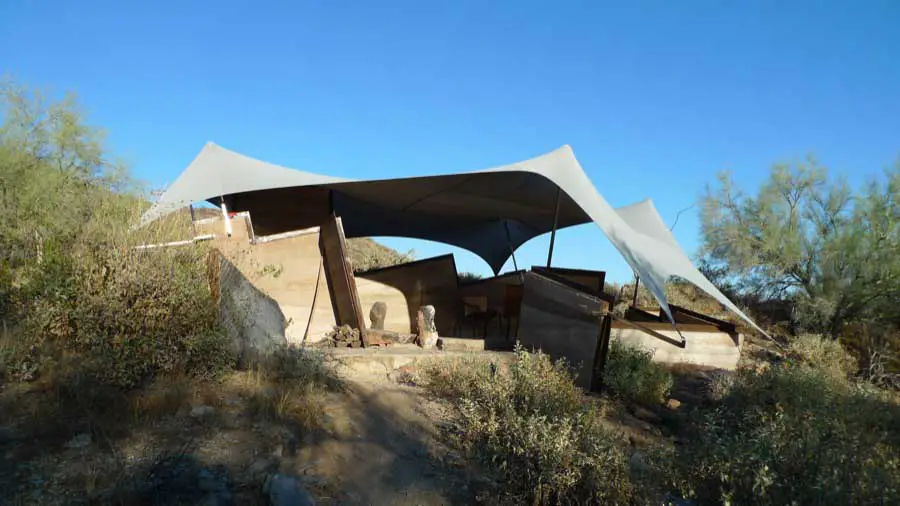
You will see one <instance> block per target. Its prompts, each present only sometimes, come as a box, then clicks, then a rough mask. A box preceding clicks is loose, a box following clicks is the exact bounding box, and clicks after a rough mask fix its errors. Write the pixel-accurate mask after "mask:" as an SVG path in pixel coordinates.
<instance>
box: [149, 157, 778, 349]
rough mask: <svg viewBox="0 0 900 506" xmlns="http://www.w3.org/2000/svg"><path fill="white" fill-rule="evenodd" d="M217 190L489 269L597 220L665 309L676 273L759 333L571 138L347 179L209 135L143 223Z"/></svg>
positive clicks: (650, 211) (302, 221) (237, 200)
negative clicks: (487, 160)
mask: <svg viewBox="0 0 900 506" xmlns="http://www.w3.org/2000/svg"><path fill="white" fill-rule="evenodd" d="M220 198H224V201H225V205H226V207H227V208H228V209H229V210H231V211H242V210H247V211H251V213H250V216H251V219H252V220H253V225H254V229H255V230H257V233H277V232H282V231H287V230H294V229H299V228H305V227H308V226H315V225H318V224H319V223H321V222H322V219H324V217H325V216H327V215H329V214H332V213H334V214H335V215H337V216H340V217H341V218H342V222H343V225H344V231H345V234H346V235H347V237H348V238H349V237H378V236H382V237H384V236H396V237H411V238H417V239H425V240H431V241H438V242H442V243H446V244H451V245H454V246H458V247H461V248H464V249H466V250H469V251H472V252H473V253H475V254H476V255H478V256H480V257H481V258H483V259H484V260H485V261H486V262H487V263H488V264H489V265H490V266H491V268H492V269H493V270H494V272H495V273H497V272H499V270H500V269H501V268H502V266H503V265H504V263H505V262H506V261H507V259H508V258H509V257H510V255H512V253H513V251H514V250H515V249H516V248H518V247H519V246H521V245H522V244H524V243H525V242H526V241H528V240H529V239H532V238H534V237H537V236H539V235H542V234H546V233H548V232H550V231H551V230H552V229H553V227H554V219H555V221H556V227H557V229H563V228H566V227H570V226H573V225H579V224H584V223H590V222H594V223H595V224H596V225H597V226H598V227H599V228H600V230H602V231H603V232H604V234H606V236H607V237H608V238H609V240H610V241H611V242H612V243H613V245H614V246H615V247H616V249H617V250H618V251H619V252H620V253H621V254H622V256H623V258H624V259H625V261H626V262H628V264H629V265H630V266H631V268H632V269H634V271H635V272H636V273H637V274H638V275H639V276H640V279H641V281H642V282H643V283H644V285H645V286H646V287H647V289H648V290H649V291H650V292H651V293H652V294H653V296H654V297H655V298H656V300H657V301H658V302H659V304H660V306H661V308H662V309H663V311H664V312H665V313H666V314H667V315H668V316H669V319H670V320H673V319H672V316H671V312H670V310H669V306H668V303H667V301H666V297H665V289H664V287H665V283H666V281H667V280H668V279H669V278H670V277H672V276H678V277H681V278H683V279H685V280H687V281H689V282H691V283H693V284H694V285H696V286H697V287H698V288H700V289H701V290H703V291H704V292H706V293H708V294H709V295H710V296H712V297H713V298H715V299H716V300H718V301H719V302H720V303H722V304H723V305H724V306H725V307H727V308H728V309H729V310H731V311H733V312H734V313H735V314H737V315H738V316H740V317H741V318H742V319H743V320H745V321H746V322H747V323H748V324H750V325H751V326H753V327H754V328H756V329H757V330H759V331H760V332H763V331H762V330H761V329H759V327H758V326H757V325H756V324H755V323H754V322H753V321H752V320H750V318H748V317H747V316H746V315H745V314H744V313H743V312H742V311H740V309H738V308H737V306H735V305H734V304H733V303H732V302H731V301H730V300H729V299H728V298H727V297H725V295H724V294H722V292H721V291H719V290H718V289H717V288H716V287H715V286H714V285H713V284H712V283H711V282H710V281H709V280H708V279H707V278H706V277H705V276H703V274H702V273H701V272H700V271H699V270H697V268H696V267H695V266H694V265H693V264H692V262H691V261H690V259H689V258H688V256H687V254H685V252H684V250H683V249H682V248H681V247H680V246H679V245H678V243H677V241H675V238H674V236H673V235H672V233H671V232H670V231H669V229H668V227H666V226H665V224H664V222H663V220H662V219H661V217H660V216H659V213H658V212H657V211H656V209H655V207H654V206H653V203H652V201H650V200H644V201H642V202H639V203H637V204H633V205H630V206H626V207H622V208H618V209H614V208H613V207H612V206H610V205H609V203H608V202H607V201H606V199H605V198H603V196H602V195H601V194H600V193H599V192H598V191H597V189H596V188H595V187H594V185H593V183H592V182H591V180H590V179H589V178H588V176H587V174H585V172H584V170H583V169H582V168H581V165H580V164H579V163H578V160H577V159H576V158H575V155H574V153H573V152H572V149H571V148H570V147H569V146H563V147H561V148H559V149H556V150H554V151H551V152H549V153H547V154H544V155H541V156H538V157H535V158H531V159H529V160H525V161H521V162H517V163H513V164H509V165H504V166H501V167H495V168H491V169H486V170H478V171H472V172H462V173H457V174H444V175H429V176H421V177H405V178H396V179H371V180H349V179H344V178H337V177H332V176H326V175H321V174H314V173H311V172H304V171H299V170H294V169H289V168H286V167H282V166H279V165H274V164H271V163H267V162H263V161H261V160H257V159H254V158H251V157H248V156H245V155H242V154H240V153H236V152H234V151H230V150H228V149H225V148H222V147H220V146H217V145H216V144H214V143H211V142H210V143H207V144H206V146H204V148H203V150H202V151H201V152H200V154H199V155H197V157H196V158H195V159H194V161H193V162H191V164H190V165H189V166H188V167H187V169H185V170H184V172H183V173H182V174H181V175H180V176H179V177H178V179H176V180H175V182H174V183H172V185H171V186H169V187H168V188H167V189H166V191H165V192H164V193H163V194H162V195H161V196H160V198H159V200H158V201H157V202H156V203H155V204H154V205H153V206H152V207H151V208H150V209H149V210H148V211H147V212H146V213H145V214H144V215H143V216H142V218H141V224H142V225H144V224H147V223H149V222H151V221H153V220H156V219H158V218H160V217H161V216H164V215H166V214H168V213H171V212H173V211H175V210H177V209H180V208H183V207H185V206H187V205H189V204H191V203H195V202H201V201H208V202H211V203H214V204H218V203H219V202H220V200H219V199H220ZM557 206H558V209H557ZM673 321H674V320H673ZM763 333H764V332H763Z"/></svg>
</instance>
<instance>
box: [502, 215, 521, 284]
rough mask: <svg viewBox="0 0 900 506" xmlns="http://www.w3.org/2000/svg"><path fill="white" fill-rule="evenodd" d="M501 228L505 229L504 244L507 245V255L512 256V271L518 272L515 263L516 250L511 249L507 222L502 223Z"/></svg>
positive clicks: (517, 266) (517, 265)
mask: <svg viewBox="0 0 900 506" xmlns="http://www.w3.org/2000/svg"><path fill="white" fill-rule="evenodd" d="M503 227H504V228H505V229H506V244H507V245H509V254H510V256H512V261H513V270H515V271H517V272H518V270H519V264H518V263H517V262H516V250H514V249H513V247H512V238H511V237H510V235H509V222H508V221H504V222H503Z"/></svg>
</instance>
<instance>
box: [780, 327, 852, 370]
mask: <svg viewBox="0 0 900 506" xmlns="http://www.w3.org/2000/svg"><path fill="white" fill-rule="evenodd" d="M787 351H788V355H789V356H790V357H791V358H793V359H795V360H797V361H799V362H800V363H801V364H803V365H805V366H807V367H813V368H815V369H817V370H819V371H821V372H822V373H825V374H831V375H832V376H834V377H835V378H847V377H849V376H851V375H853V374H855V373H856V372H857V370H858V369H859V364H858V362H857V361H856V359H855V358H854V357H853V356H852V355H851V354H850V353H848V352H847V350H845V349H844V347H843V346H842V345H841V343H840V342H838V341H834V340H831V339H826V338H824V337H822V336H819V335H815V334H803V335H801V336H798V337H795V338H793V339H792V340H791V342H790V344H789V346H788V350H787Z"/></svg>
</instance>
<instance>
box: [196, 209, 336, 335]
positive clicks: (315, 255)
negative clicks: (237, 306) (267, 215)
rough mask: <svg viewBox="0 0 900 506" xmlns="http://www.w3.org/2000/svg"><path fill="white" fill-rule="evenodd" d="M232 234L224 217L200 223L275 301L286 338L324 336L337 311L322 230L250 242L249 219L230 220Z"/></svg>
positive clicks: (201, 229) (240, 268)
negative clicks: (322, 248) (324, 259)
mask: <svg viewBox="0 0 900 506" xmlns="http://www.w3.org/2000/svg"><path fill="white" fill-rule="evenodd" d="M232 230H233V233H232V237H231V238H226V237H224V232H223V231H224V228H223V224H222V221H221V220H215V221H213V222H211V223H208V224H201V225H198V233H199V234H204V233H215V234H217V235H218V237H217V238H216V239H215V240H214V241H213V244H214V246H215V247H216V248H218V249H219V250H220V251H222V253H223V254H224V255H225V257H226V258H227V259H228V260H229V262H231V263H232V264H233V265H234V266H235V267H236V268H237V269H239V270H240V271H241V273H242V274H243V275H244V277H246V279H247V280H249V282H251V283H252V284H253V286H254V287H255V288H256V289H258V290H259V291H261V292H263V293H264V294H266V296H268V297H271V298H272V299H274V300H275V301H277V303H278V306H279V307H280V309H281V311H282V312H283V314H284V317H285V320H286V322H287V328H286V329H285V337H286V339H287V341H288V342H291V343H300V342H302V341H303V337H304V335H306V336H307V341H308V342H316V341H319V340H321V339H323V338H324V334H325V332H327V331H329V330H331V329H332V327H333V326H334V325H335V319H334V310H333V309H332V305H331V297H330V295H329V291H328V284H327V282H326V278H325V274H324V267H323V263H322V255H321V253H320V251H319V232H318V229H316V228H313V229H309V230H306V231H302V232H294V233H287V234H283V235H284V237H281V238H277V239H272V240H270V241H268V242H263V241H266V237H258V238H257V239H258V241H260V242H258V243H257V244H250V238H249V230H248V227H247V223H246V220H245V219H242V218H241V217H236V218H235V219H233V220H232Z"/></svg>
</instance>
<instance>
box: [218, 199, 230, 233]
mask: <svg viewBox="0 0 900 506" xmlns="http://www.w3.org/2000/svg"><path fill="white" fill-rule="evenodd" d="M219 202H220V203H221V204H222V219H223V220H224V221H225V234H226V235H227V236H228V237H231V219H230V218H229V217H228V208H227V207H226V206H225V197H219Z"/></svg>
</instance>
